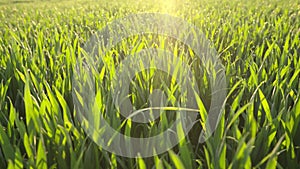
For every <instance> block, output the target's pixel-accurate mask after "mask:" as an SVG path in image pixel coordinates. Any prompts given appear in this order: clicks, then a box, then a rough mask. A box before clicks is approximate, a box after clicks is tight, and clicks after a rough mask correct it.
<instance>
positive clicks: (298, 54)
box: [0, 0, 300, 168]
mask: <svg viewBox="0 0 300 169" xmlns="http://www.w3.org/2000/svg"><path fill="white" fill-rule="evenodd" d="M170 2H171V1H170ZM172 2H173V5H172V6H170V5H168V3H163V2H162V1H155V3H150V2H149V3H148V2H144V1H135V2H133V1H128V2H127V3H123V2H118V1H116V2H115V1H107V2H102V1H101V2H97V1H96V2H91V1H89V2H86V1H79V2H76V3H74V2H69V1H66V2H60V3H57V2H56V1H50V2H36V3H32V2H31V3H20V4H9V3H5V4H4V5H3V4H2V5H1V6H0V21H1V22H0V168H7V167H8V168H153V167H155V168H174V167H176V168H253V167H254V168H300V4H299V3H297V1H283V0H282V1H271V0H265V1H251V2H246V1H237V0H233V1H231V0H225V1H219V0H217V1H214V0H204V1H197V0H194V1H184V2H180V1H172ZM176 4H177V5H176ZM140 12H162V13H169V14H171V15H174V16H179V17H181V18H184V19H185V20H187V21H188V22H190V23H192V24H194V25H196V26H198V27H199V28H200V29H201V30H202V31H203V33H204V34H205V36H206V37H207V39H209V40H210V41H211V42H212V44H213V45H214V47H215V48H216V50H217V51H218V53H219V55H218V57H219V58H220V60H221V61H222V63H223V65H224V67H225V70H226V80H227V82H228V84H227V87H228V90H227V100H226V106H225V110H224V112H223V115H222V117H221V120H220V123H219V125H218V128H217V130H216V131H215V132H214V134H213V136H212V137H210V138H209V139H208V140H207V141H206V142H205V143H203V144H199V143H198V142H197V140H198V136H199V133H200V131H201V124H200V123H199V124H196V125H195V127H194V128H192V130H191V132H190V133H189V136H188V137H186V138H185V139H184V140H182V141H181V142H180V143H179V144H178V145H177V146H175V147H174V148H173V149H172V150H170V151H168V152H166V153H164V154H160V155H156V156H154V157H151V158H138V157H137V158H125V157H120V156H116V155H114V154H112V153H109V152H107V151H105V150H104V149H102V148H101V147H99V146H98V145H97V144H95V143H94V142H93V141H92V140H91V139H90V138H89V137H88V136H87V134H86V133H85V131H84V130H83V129H82V126H81V124H80V121H79V120H78V117H77V116H78V112H77V111H76V109H74V103H73V98H72V97H73V95H72V89H73V86H72V84H73V83H72V78H73V73H74V67H75V65H76V63H77V62H78V59H79V58H81V57H83V56H84V53H85V52H84V49H83V46H84V44H85V42H86V41H87V40H88V39H89V38H90V36H92V35H93V34H94V33H95V32H97V31H98V30H100V29H101V28H103V27H104V26H105V25H106V24H107V23H109V22H111V21H112V20H114V19H116V18H121V17H124V16H126V15H128V14H132V13H140ZM139 38H140V39H139ZM134 39H135V43H133V44H132V40H134ZM136 39H139V40H136ZM162 41H167V42H169V44H168V43H164V45H166V46H165V48H168V50H171V51H175V52H174V53H178V52H177V51H176V50H179V49H180V47H178V48H177V46H182V44H180V43H179V42H176V41H172V40H170V39H168V38H165V37H161V36H160V37H158V36H156V35H145V36H144V37H132V38H129V39H127V40H124V41H123V42H122V43H121V44H120V45H119V46H117V47H116V48H115V49H113V51H112V52H111V53H108V56H107V57H106V58H107V60H105V61H107V62H109V64H111V63H113V64H112V65H115V64H118V63H119V61H120V60H121V59H122V57H124V56H125V55H126V54H130V50H129V49H132V48H136V47H135V46H138V47H139V48H148V47H153V46H156V47H158V48H159V47H162V46H161V45H160V43H161V42H162ZM174 44H177V45H174ZM130 45H132V46H130ZM168 45H169V46H168ZM172 46H173V48H172ZM174 46H176V48H175V49H174ZM183 48H184V49H187V50H183V51H186V52H185V53H184V54H182V55H178V56H179V57H181V58H182V59H185V58H186V57H191V58H193V56H192V55H193V53H192V52H190V53H189V52H188V51H189V50H188V47H186V46H184V45H183ZM179 51H180V50H179ZM109 55H111V56H109ZM197 63H198V62H193V65H192V66H193V67H194V68H195V72H196V74H197V72H198V73H199V72H200V73H199V74H197V75H198V76H197V78H196V79H197V80H198V83H199V85H201V87H202V86H205V85H204V84H205V83H206V82H207V80H206V79H205V78H201V77H205V74H206V72H205V71H204V70H203V68H202V65H201V63H200V62H199V64H197ZM111 69H113V66H112V68H111ZM101 70H102V69H101V67H99V71H100V72H102V71H101ZM109 70H110V69H107V70H103V72H104V73H103V74H101V73H100V75H99V76H97V75H95V78H96V80H97V81H98V83H97V84H98V85H100V86H102V87H101V90H104V91H109V89H110V88H109V85H108V81H109V79H110V78H112V76H113V73H111V72H110V71H109ZM160 74H161V75H160ZM158 76H159V77H160V78H161V79H168V78H170V77H169V76H167V75H166V74H164V73H163V72H156V73H154V71H153V70H148V71H145V72H142V73H141V74H139V75H137V76H136V77H135V79H134V82H133V84H132V89H131V90H132V91H133V94H132V96H131V99H132V102H134V103H135V105H136V106H137V107H143V104H144V100H143V98H141V95H143V94H138V91H137V88H135V87H136V86H139V87H140V88H143V89H145V90H147V89H149V88H156V87H157V86H156V87H153V86H155V84H149V83H148V82H150V81H157V80H158V79H159V77H158ZM144 81H145V82H147V83H143V82H144ZM165 81H166V82H168V81H167V80H165ZM156 83H157V84H163V81H162V82H161V81H158V82H156ZM157 84H156V85H157ZM151 85H153V86H151ZM164 87H165V88H166V90H167V91H168V89H169V90H170V91H174V93H171V94H169V95H168V97H170V98H173V100H174V98H175V101H176V97H175V96H176V90H175V89H174V88H176V85H174V84H173V85H172V84H168V83H166V84H165V85H164ZM173 89H174V90H173ZM202 89H203V88H202ZM101 90H100V92H101ZM208 91H209V89H207V88H205V87H204V89H203V90H202V91H201V92H200V96H201V98H202V101H203V103H204V106H205V107H206V109H208V108H209V106H210V105H209V101H210V100H209V95H210V94H209V92H208ZM172 96H173V97H172ZM177 99H178V98H177ZM100 100H101V103H102V105H99V107H100V109H101V110H103V114H104V116H105V114H106V113H108V112H109V111H108V109H109V110H110V116H111V117H110V116H109V115H107V120H108V121H110V124H111V125H112V126H113V127H114V128H116V129H120V131H122V132H124V133H125V134H126V135H130V136H134V137H139V136H141V135H142V134H145V133H147V132H148V134H149V135H153V134H155V133H157V132H159V131H161V130H165V128H166V127H168V125H169V124H168V122H171V121H172V120H170V119H172V117H169V116H168V117H167V116H164V117H161V122H162V126H159V125H156V124H148V125H142V126H140V125H138V124H131V122H130V121H125V122H124V123H123V121H124V119H123V118H122V117H120V115H119V112H118V111H117V110H114V108H113V104H112V102H111V100H112V98H111V97H109V96H106V95H105V92H104V94H103V95H102V96H101V99H100ZM202 109H203V108H202ZM202 113H203V112H202ZM199 116H201V112H200V115H199ZM167 119H168V120H167ZM157 126H158V127H157ZM141 133H142V134H141ZM143 136H145V135H143ZM143 136H141V137H143Z"/></svg>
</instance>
